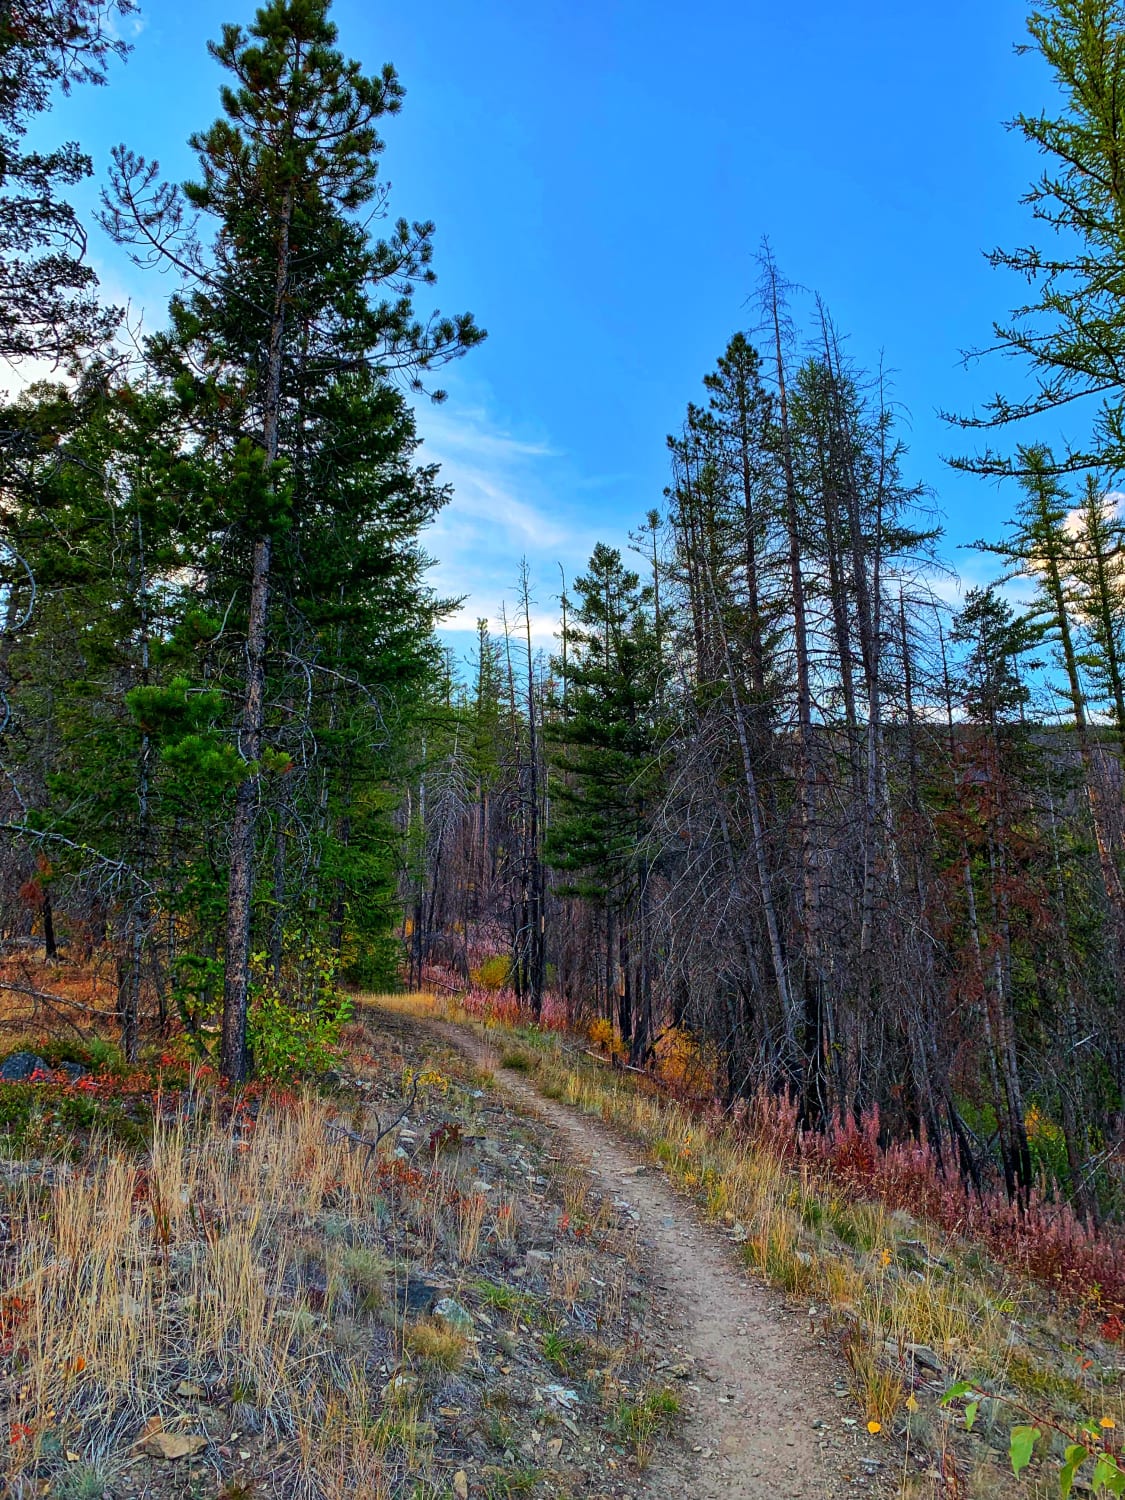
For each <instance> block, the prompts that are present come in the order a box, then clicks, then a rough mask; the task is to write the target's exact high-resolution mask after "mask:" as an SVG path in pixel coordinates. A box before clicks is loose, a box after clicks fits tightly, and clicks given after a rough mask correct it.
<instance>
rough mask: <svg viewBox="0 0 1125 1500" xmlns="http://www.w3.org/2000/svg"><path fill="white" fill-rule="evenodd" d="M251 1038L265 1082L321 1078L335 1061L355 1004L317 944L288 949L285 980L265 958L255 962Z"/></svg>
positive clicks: (330, 958)
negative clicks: (342, 989)
mask: <svg viewBox="0 0 1125 1500" xmlns="http://www.w3.org/2000/svg"><path fill="white" fill-rule="evenodd" d="M251 985H252V990H251V994H252V999H251V1006H250V1019H249V1035H250V1045H251V1049H252V1051H253V1054H254V1065H255V1068H256V1070H257V1072H258V1073H259V1074H260V1075H261V1077H263V1078H268V1079H273V1080H282V1079H290V1078H293V1077H294V1076H296V1075H298V1074H307V1073H322V1072H324V1071H325V1070H326V1069H328V1068H330V1067H331V1066H332V1064H333V1063H334V1062H335V1061H336V1058H337V1053H338V1048H339V1044H340V1033H341V1031H342V1030H343V1028H344V1027H345V1026H346V1025H347V1023H348V1021H350V1020H351V1017H352V1014H353V1006H352V1003H351V1000H350V999H349V998H348V997H347V996H346V995H344V994H342V993H341V992H340V991H339V990H338V989H337V987H336V960H335V957H334V955H333V954H331V953H330V952H329V951H328V950H326V949H324V948H321V947H318V946H317V945H316V944H315V943H308V944H304V945H301V946H294V945H292V944H290V943H287V944H286V951H285V957H284V960H283V963H282V969H281V974H280V976H278V975H277V974H276V973H275V971H274V970H273V969H272V968H271V967H270V966H269V964H268V960H267V955H266V954H264V953H255V954H254V955H253V956H252V958H251Z"/></svg>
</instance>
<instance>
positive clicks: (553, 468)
mask: <svg viewBox="0 0 1125 1500" xmlns="http://www.w3.org/2000/svg"><path fill="white" fill-rule="evenodd" d="M418 427H419V430H420V432H421V434H422V436H423V438H424V440H425V446H424V450H423V454H422V457H423V458H424V459H425V460H427V461H431V462H436V463H438V464H440V466H441V479H442V481H443V483H445V484H448V485H450V486H451V487H452V491H453V498H452V499H451V501H450V503H449V505H448V506H446V508H445V510H444V511H442V513H441V515H440V516H439V518H438V520H437V522H436V523H435V525H434V526H433V527H432V528H431V530H430V532H429V533H428V534H427V537H426V547H427V550H428V551H429V552H430V553H431V555H432V556H434V557H435V558H436V559H437V563H436V566H435V568H434V570H433V573H432V574H431V578H432V581H433V583H434V586H435V587H436V588H437V590H438V592H439V593H440V594H442V595H444V596H445V597H447V598H450V597H452V598H460V599H463V602H462V604H461V605H460V606H459V607H458V609H457V610H456V612H455V613H454V614H452V615H451V616H450V617H449V618H448V619H447V620H446V621H445V623H444V625H443V627H442V628H443V633H445V634H447V635H460V634H461V633H463V632H464V633H466V635H465V640H466V642H468V639H469V636H468V633H470V632H471V633H472V634H473V635H475V632H476V622H477V620H478V619H486V620H488V621H489V623H490V626H491V627H492V628H493V629H494V630H498V629H499V628H500V625H501V609H502V606H503V605H505V604H506V608H507V614H508V620H509V624H511V623H512V621H514V619H515V616H516V593H517V584H518V580H519V573H520V565H521V562H522V560H523V559H524V558H526V559H527V564H528V570H529V574H530V581H531V591H532V610H531V626H532V642H533V645H534V646H535V647H536V648H537V649H544V650H553V649H554V647H555V645H556V641H555V632H556V631H557V629H558V596H559V594H560V592H561V587H562V578H561V575H560V573H559V564H560V563H561V564H562V565H563V567H564V568H565V570H566V575H567V577H568V579H570V578H573V576H574V574H575V573H576V572H577V571H579V570H580V569H581V568H582V567H583V566H584V565H585V563H586V560H587V558H588V556H589V553H590V551H591V550H592V547H593V544H594V541H595V540H596V532H595V529H594V528H593V527H592V526H591V525H590V522H589V518H588V517H587V516H586V515H585V514H584V512H583V509H582V507H581V506H580V505H579V504H578V503H576V499H575V497H576V493H577V492H578V491H579V490H581V488H582V487H583V486H582V481H581V480H579V479H576V478H575V476H574V475H573V473H572V472H570V463H569V459H568V455H567V454H566V452H565V451H564V450H562V449H560V448H559V447H557V446H556V445H555V444H554V443H553V442H551V441H550V439H549V438H547V437H546V436H543V435H541V434H538V433H531V434H528V433H525V432H520V431H514V430H513V424H511V423H509V422H507V421H505V420H504V418H503V417H502V415H501V414H500V413H498V412H496V411H495V409H494V407H493V405H492V404H491V402H490V401H489V399H488V398H487V396H481V395H480V394H479V392H476V391H474V392H471V393H470V394H469V395H467V396H465V397H464V398H462V397H461V396H460V395H459V392H458V390H457V389H456V387H454V388H453V393H452V394H451V396H450V399H449V402H448V403H447V404H446V405H444V406H441V407H436V408H435V407H431V408H423V409H420V410H419V411H418Z"/></svg>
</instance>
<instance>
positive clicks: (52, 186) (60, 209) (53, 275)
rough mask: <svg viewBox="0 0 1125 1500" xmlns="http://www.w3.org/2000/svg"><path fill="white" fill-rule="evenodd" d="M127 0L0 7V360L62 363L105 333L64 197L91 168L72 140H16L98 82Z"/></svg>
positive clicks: (19, 1) (111, 316) (115, 52)
mask: <svg viewBox="0 0 1125 1500" xmlns="http://www.w3.org/2000/svg"><path fill="white" fill-rule="evenodd" d="M134 8H135V7H134V5H133V3H132V0H7V3H6V4H4V5H3V6H0V357H3V358H5V359H13V358H20V357H36V358H42V359H53V360H55V361H56V362H59V361H62V360H66V359H69V358H71V357H72V356H74V355H75V354H77V353H78V352H79V351H80V350H82V349H88V348H90V347H92V346H94V345H96V344H98V343H99V342H101V340H102V339H104V338H105V337H107V336H108V334H109V333H110V332H112V330H113V328H114V327H115V326H116V323H117V321H118V318H117V315H116V314H115V313H113V312H110V311H107V310H105V309H103V308H101V307H100V306H99V304H98V301H97V297H96V294H95V290H94V288H95V287H96V285H97V277H96V276H95V274H94V271H93V269H92V267H90V266H89V265H88V264H87V263H86V260H85V250H86V237H85V233H84V232H83V229H82V226H81V224H80V222H79V220H78V217H77V215H76V214H75V211H74V208H73V207H72V205H71V204H70V203H69V202H67V200H66V197H65V192H66V190H67V189H68V188H71V187H74V186H75V185H76V184H77V183H79V182H81V181H82V179H83V178H85V177H89V175H90V173H91V171H92V170H93V166H92V163H91V161H90V158H89V156H88V155H87V154H86V152H84V151H83V150H82V149H81V147H80V146H79V145H78V144H77V143H76V142H73V141H71V142H68V143H67V144H66V145H62V146H58V147H56V148H55V149H54V150H52V151H28V150H26V149H25V148H24V145H23V142H24V138H25V136H26V134H27V130H28V126H29V124H30V123H31V121H32V120H33V119H34V118H35V116H36V115H39V114H42V113H43V112H44V111H45V110H47V109H48V108H49V107H50V103H51V95H52V93H53V92H54V90H56V89H62V90H64V91H69V90H70V89H71V88H72V87H73V86H74V85H75V84H80V83H94V84H98V83H104V82H105V78H106V67H107V64H108V62H109V60H110V58H112V57H122V56H124V54H125V52H126V51H127V48H126V46H125V44H124V43H123V42H122V41H121V40H120V39H119V38H118V37H117V36H116V35H114V32H113V29H112V25H111V22H112V21H113V19H114V14H115V13H116V14H117V15H118V16H122V15H128V14H129V13H130V12H131V11H132V10H133V9H134Z"/></svg>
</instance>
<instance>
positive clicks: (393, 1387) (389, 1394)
mask: <svg viewBox="0 0 1125 1500" xmlns="http://www.w3.org/2000/svg"><path fill="white" fill-rule="evenodd" d="M417 1388H418V1380H417V1377H416V1376H414V1375H392V1376H391V1378H390V1380H388V1381H387V1383H386V1385H385V1386H384V1387H383V1390H382V1392H381V1394H382V1397H383V1400H384V1401H403V1400H405V1398H406V1397H407V1396H409V1395H410V1393H411V1392H412V1391H415V1390H417Z"/></svg>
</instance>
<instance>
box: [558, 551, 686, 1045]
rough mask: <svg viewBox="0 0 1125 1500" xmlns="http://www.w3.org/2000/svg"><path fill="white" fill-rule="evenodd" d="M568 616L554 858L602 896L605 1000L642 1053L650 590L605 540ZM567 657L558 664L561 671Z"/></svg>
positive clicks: (572, 878) (647, 1003)
mask: <svg viewBox="0 0 1125 1500" xmlns="http://www.w3.org/2000/svg"><path fill="white" fill-rule="evenodd" d="M574 592H575V599H574V603H573V607H572V609H571V610H570V611H569V614H568V636H567V657H566V660H567V667H566V699H567V714H566V718H565V720H560V721H557V722H556V723H555V724H554V725H553V726H552V729H551V733H552V736H553V739H554V746H555V756H554V759H555V764H556V766H557V768H558V770H559V772H561V773H562V774H561V778H560V779H559V780H558V781H557V783H556V790H555V805H556V811H555V815H554V821H553V824H552V826H551V829H550V831H549V834H548V838H547V846H546V851H547V857H548V859H549V860H550V861H551V863H552V864H553V865H554V866H555V868H556V869H558V870H560V871H561V872H562V873H563V875H564V879H565V886H564V889H566V890H569V891H573V892H574V893H576V894H579V895H582V896H583V897H584V898H585V899H587V900H589V901H593V902H596V903H598V905H599V906H600V907H601V909H602V911H603V914H604V922H605V934H604V935H605V997H606V1003H607V1006H608V1005H613V1004H614V1003H615V1002H616V1008H617V1016H618V1022H619V1025H620V1028H621V1032H622V1035H623V1036H624V1037H626V1038H627V1039H628V1040H629V1041H630V1042H631V1043H632V1048H633V1053H634V1055H635V1056H639V1055H643V1054H644V1053H645V1052H646V1051H647V1049H648V1046H649V1044H650V1042H651V1039H652V1032H651V993H650V991H651V975H650V955H649V952H648V931H647V923H646V915H647V909H646V903H647V898H648V883H649V878H650V875H651V871H652V866H653V863H654V859H653V850H652V848H651V845H650V840H649V838H648V835H647V819H648V817H649V816H650V815H651V812H652V809H653V805H654V801H655V798H656V796H657V793H658V787H659V780H660V726H659V725H658V724H657V723H656V722H655V721H654V718H653V706H654V704H655V703H656V701H657V697H658V695H657V683H658V681H659V677H660V672H661V663H660V660H659V656H658V653H657V650H656V635H655V630H654V625H653V619H652V614H651V603H652V600H651V594H650V590H649V589H647V588H646V587H642V585H641V582H640V579H639V577H638V575H637V574H636V573H634V572H632V571H631V570H630V569H627V568H626V567H625V566H624V565H623V563H622V560H621V554H620V553H619V552H618V551H616V550H615V549H614V548H611V547H606V546H605V545H603V544H601V543H599V544H598V546H597V547H596V548H595V549H594V552H593V555H592V556H591V558H590V564H589V569H588V571H587V572H586V573H585V574H584V575H583V576H581V577H580V578H578V579H577V580H576V581H575V584H574ZM561 666H562V664H561V660H560V661H559V662H557V663H556V669H557V670H560V671H561Z"/></svg>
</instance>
